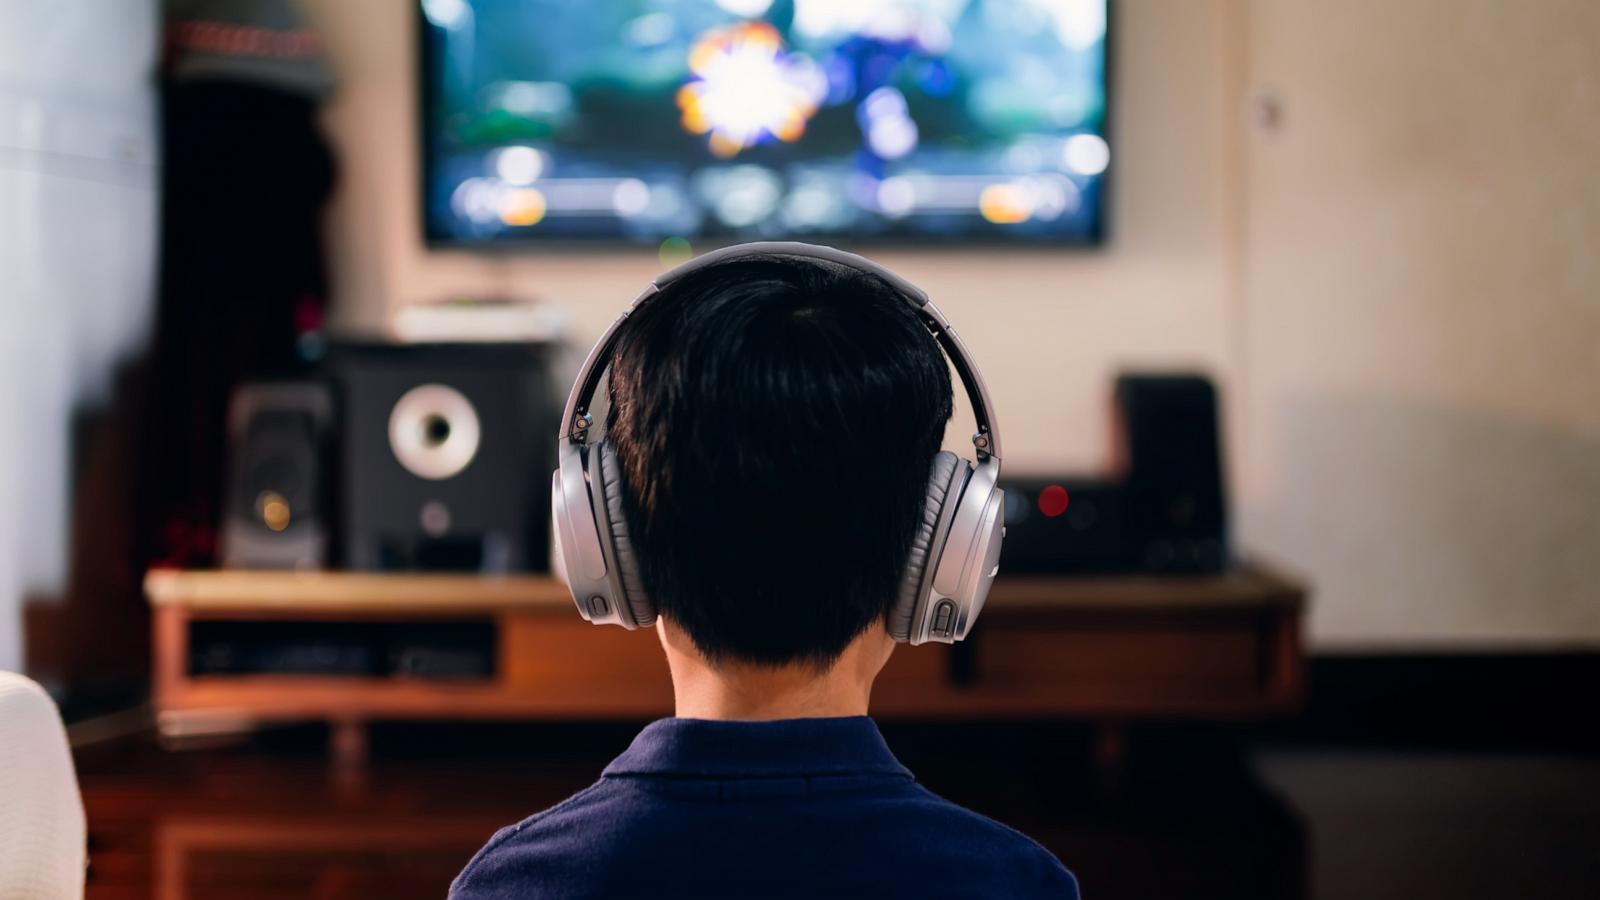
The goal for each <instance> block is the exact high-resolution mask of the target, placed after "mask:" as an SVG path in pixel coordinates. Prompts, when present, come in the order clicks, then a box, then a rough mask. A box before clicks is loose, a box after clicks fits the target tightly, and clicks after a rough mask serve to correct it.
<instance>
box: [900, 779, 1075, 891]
mask: <svg viewBox="0 0 1600 900" xmlns="http://www.w3.org/2000/svg"><path fill="white" fill-rule="evenodd" d="M911 789H912V793H913V796H914V797H915V802H916V803H917V804H918V806H920V807H921V808H922V809H923V811H924V812H925V814H926V815H928V816H929V817H930V819H931V821H932V827H933V828H934V829H936V830H938V831H940V832H943V833H944V834H945V835H946V836H947V839H948V840H949V843H950V844H951V845H953V846H960V847H963V848H964V849H965V851H966V852H967V853H969V854H970V856H971V857H972V859H973V861H974V862H985V863H988V864H990V865H993V864H996V863H999V864H1001V867H1002V868H1004V869H1006V870H1007V871H1009V872H1011V873H1013V874H1014V875H1016V876H1018V880H1019V881H1022V882H1030V881H1031V882H1032V883H1034V884H1037V885H1038V886H1039V888H1040V890H1039V894H1038V895H1039V896H1060V897H1068V898H1076V897H1077V896H1078V882H1077V878H1076V877H1074V876H1073V874H1072V873H1071V872H1070V871H1068V869H1067V867H1066V866H1064V865H1062V864H1061V860H1059V859H1057V858H1056V855H1055V854H1054V853H1051V852H1050V851H1049V850H1047V849H1045V847H1044V845H1042V844H1040V843H1039V842H1038V841H1036V840H1034V839H1033V838H1031V837H1028V836H1027V835H1026V834H1023V833H1022V832H1020V831H1018V830H1016V829H1015V828H1012V827H1010V826H1009V825H1005V824H1003V823H1001V822H997V821H995V820H994V819H991V818H989V817H988V816H985V815H983V814H982V813H978V812H973V811H972V810H970V809H967V808H966V807H964V806H961V805H960V804H957V803H953V802H951V801H949V800H946V799H945V798H943V797H941V796H939V795H938V794H935V793H934V792H933V791H930V790H928V789H927V788H925V787H923V786H922V785H920V784H913V785H911Z"/></svg>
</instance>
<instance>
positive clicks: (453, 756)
mask: <svg viewBox="0 0 1600 900" xmlns="http://www.w3.org/2000/svg"><path fill="white" fill-rule="evenodd" d="M636 727H637V726H636V725H617V726H598V725H586V726H582V727H578V726H526V727H510V726H504V725H502V726H407V727H399V726H391V727H388V728H380V729H378V730H377V731H375V733H374V735H373V750H374V762H373V763H372V765H371V767H370V769H369V770H367V771H366V772H365V773H363V774H348V773H346V774H341V773H340V772H338V771H336V770H331V769H330V768H329V767H328V766H327V765H326V763H325V761H324V758H323V756H322V754H321V752H320V751H321V749H322V748H321V744H320V741H321V738H322V735H321V734H320V733H319V732H318V731H317V730H314V729H298V730H288V731H279V732H274V733H269V734H266V735H259V736H257V737H255V738H252V739H250V740H248V741H247V742H245V743H242V744H235V745H232V746H226V747H214V748H210V749H191V750H185V751H183V752H178V753H173V752H169V751H165V750H162V749H160V748H158V747H156V746H155V745H154V743H153V742H152V741H151V740H149V739H145V738H139V739H132V740H125V741H122V742H119V743H115V744H108V745H102V746H99V747H96V748H92V749H90V750H87V751H84V752H82V753H81V754H80V757H79V767H80V780H81V782H82V787H83V791H84V798H85V805H86V807H87V810H88V815H89V823H90V849H91V853H90V856H91V870H90V878H89V889H88V893H87V897H88V898H89V900H132V898H159V900H178V898H191V900H199V898H238V900H253V898H288V897H294V898H316V900H335V898H376V897H382V898H396V900H400V898H411V897H416V898H439V897H442V896H443V895H444V892H445V889H446V887H447V885H448V884H449V881H450V879H451V878H452V877H453V876H454V875H455V873H456V872H457V871H459V870H460V868H461V866H462V865H463V864H464V863H465V862H466V861H467V859H468V857H469V856H470V855H471V854H472V852H473V851H474V850H476V849H477V848H478V847H479V846H480V845H481V844H482V843H483V841H484V840H485V839H487V838H488V836H489V835H490V834H491V833H492V832H493V831H494V830H495V829H497V828H499V827H500V826H502V825H505V824H508V823H510V822H513V821H516V820H517V819H520V818H522V817H524V816H526V815H528V814H529V813H531V812H534V811H537V810H539V809H542V808H544V807H547V806H550V805H551V804H553V803H555V802H557V801H559V800H560V799H562V798H563V797H565V796H567V795H568V794H570V793H572V792H573V791H575V790H577V789H579V788H581V787H583V786H584V785H586V784H588V783H589V782H590V781H591V780H592V779H593V778H594V777H595V775H596V773H597V772H598V770H599V769H600V767H601V766H602V765H604V763H605V762H606V761H608V760H609V759H610V758H611V757H612V756H613V755H615V754H616V753H617V752H618V751H620V750H621V749H622V748H623V747H624V746H625V745H626V744H627V742H628V740H629V739H630V738H631V736H632V734H633V732H634V731H635V730H636ZM885 733H886V735H887V736H888V738H889V741H890V743H891V745H892V746H893V747H894V748H895V749H896V752H897V753H898V755H899V756H900V757H901V759H902V761H904V762H905V763H906V764H907V765H908V766H910V767H911V768H912V769H913V771H916V772H917V773H918V776H919V777H920V778H921V779H922V781H923V782H924V783H925V784H927V785H928V786H929V787H931V788H932V789H934V790H936V791H938V792H940V793H943V794H945V795H946V796H948V797H950V798H951V799H953V800H956V801H957V802H960V803H963V804H965V805H967V806H970V807H973V808H975V809H977V810H979V811H981V812H984V813H986V814H988V815H991V816H993V817H995V818H998V819H1000V820H1001V821H1004V822H1006V823H1007V824H1010V825H1012V826H1014V827H1017V828H1019V829H1021V830H1023V831H1025V832H1027V833H1028V834H1030V835H1032V836H1034V837H1035V838H1036V839H1038V840H1039V841H1040V842H1041V843H1043V844H1045V846H1047V847H1049V848H1050V849H1051V850H1052V851H1054V852H1055V853H1056V854H1057V855H1058V856H1060V857H1061V859H1062V860H1063V861H1064V862H1066V864H1067V865H1068V866H1069V867H1070V868H1072V869H1073V870H1074V871H1075V872H1076V873H1077V874H1078V876H1079V878H1080V880H1081V882H1082V883H1083V886H1084V889H1085V896H1087V897H1089V898H1092V900H1114V898H1166V897H1199V898H1210V897H1217V898H1223V897H1226V898H1239V900H1248V898H1284V900H1289V898H1308V897H1309V898H1323V897H1328V898H1333V897H1340V898H1341V900H1342V898H1344V897H1347V896H1356V895H1357V894H1359V895H1361V896H1366V897H1380V896H1382V897H1388V896H1395V897H1402V896H1403V897H1408V898H1415V900H1426V898H1430V897H1436V896H1437V897H1445V896H1448V897H1450V898H1452V900H1466V898H1471V897H1477V896H1483V897H1489V896H1496V897H1498V896H1505V894H1503V893H1501V892H1499V889H1498V888H1497V891H1496V892H1494V893H1490V892H1474V891H1473V890H1472V883H1473V881H1472V879H1470V878H1464V877H1463V876H1462V875H1461V871H1462V870H1463V868H1464V867H1465V868H1466V870H1467V871H1470V868H1471V866H1472V865H1474V862H1475V861H1474V860H1473V859H1462V858H1454V857H1452V856H1451V855H1450V854H1445V855H1444V856H1442V857H1441V856H1440V854H1438V853H1432V854H1430V853H1429V852H1428V849H1429V848H1430V847H1432V848H1435V849H1437V848H1439V847H1457V848H1468V849H1476V850H1477V857H1478V858H1477V860H1476V864H1478V865H1489V864H1490V862H1489V860H1490V859H1496V858H1498V859H1503V860H1509V861H1510V863H1509V867H1508V864H1505V863H1497V864H1495V865H1496V871H1498V872H1499V873H1500V877H1499V878H1498V879H1490V881H1489V882H1488V883H1492V884H1496V885H1502V886H1503V882H1504V881H1505V880H1506V879H1507V878H1511V877H1513V876H1517V875H1518V873H1519V872H1520V871H1521V870H1519V869H1518V868H1516V867H1517V866H1518V865H1522V866H1523V868H1525V869H1527V873H1523V874H1522V875H1521V876H1520V883H1521V884H1523V885H1525V886H1527V887H1529V888H1530V889H1529V890H1524V891H1521V892H1519V894H1520V895H1521V896H1539V897H1549V898H1565V897H1574V898H1576V897H1589V898H1592V897H1595V896H1600V890H1597V889H1596V888H1600V862H1597V860H1600V853H1589V852H1586V850H1585V848H1586V847H1587V848H1589V849H1591V850H1600V809H1597V810H1596V811H1594V812H1592V813H1591V812H1585V810H1588V809H1589V808H1590V807H1592V806H1594V805H1595V804H1596V803H1597V802H1600V801H1594V800H1593V798H1594V797H1595V796H1600V792H1597V793H1590V794H1588V795H1587V797H1588V799H1585V795H1583V794H1582V793H1581V792H1583V791H1587V790H1589V789H1590V788H1600V763H1597V762H1596V761H1593V760H1588V761H1577V762H1570V763H1568V764H1567V766H1566V767H1565V768H1562V767H1555V768H1554V769H1552V768H1551V766H1549V765H1548V764H1547V763H1542V762H1540V761H1538V760H1532V761H1527V762H1525V763H1520V764H1522V765H1526V766H1527V767H1528V769H1527V772H1526V773H1520V774H1519V772H1520V770H1519V769H1518V768H1517V766H1518V765H1519V763H1517V762H1516V761H1514V760H1510V761H1508V760H1505V759H1500V760H1496V761H1491V762H1490V763H1487V765H1491V766H1498V768H1491V769H1489V770H1486V771H1488V772H1490V775H1488V776H1486V777H1482V778H1479V777H1475V776H1474V775H1473V774H1472V772H1473V771H1474V770H1472V769H1470V767H1469V768H1467V769H1463V768H1462V766H1463V763H1462V762H1461V760H1459V759H1456V760H1453V761H1446V762H1444V763H1441V764H1440V765H1439V766H1431V765H1430V764H1429V762H1428V758H1427V757H1418V756H1416V755H1414V754H1413V755H1411V756H1408V757H1405V760H1404V762H1403V763H1398V764H1397V763H1396V762H1395V761H1394V760H1392V759H1388V758H1383V757H1373V756H1371V755H1370V754H1369V755H1362V754H1359V753H1342V754H1341V753H1332V754H1324V755H1320V756H1312V757H1305V756H1296V755H1294V754H1289V755H1287V756H1284V755H1282V754H1280V755H1278V756H1274V757H1271V758H1270V759H1268V762H1267V763H1266V764H1264V766H1260V767H1258V766H1255V765H1254V764H1253V763H1252V762H1251V757H1250V756H1249V755H1248V754H1245V753H1240V752H1236V748H1233V747H1232V746H1231V744H1230V743H1229V742H1228V741H1227V740H1226V739H1219V738H1218V737H1217V736H1216V735H1213V734H1209V733H1203V732H1196V731H1180V732H1176V733H1159V734H1155V735H1142V736H1141V735H1137V734H1136V735H1135V744H1134V746H1133V751H1134V752H1133V753H1132V755H1131V757H1130V760H1129V764H1128V766H1127V768H1126V769H1124V770H1123V771H1122V772H1121V773H1120V774H1118V775H1115V776H1111V775H1106V774H1103V773H1102V774H1099V775H1096V774H1094V770H1093V768H1092V767H1091V766H1090V765H1089V763H1088V760H1089V758H1090V753H1089V749H1090V739H1089V734H1088V733H1087V731H1086V730H1083V729H1076V728H1070V727H1062V726H1010V725H1006V726H1001V725H988V726H966V727H963V726H951V725H942V726H894V727H886V728H885ZM1258 768H1259V769H1260V770H1261V771H1264V772H1265V773H1266V776H1265V777H1264V778H1262V777H1258V776H1257V775H1256V774H1255V773H1256V770H1257V769H1258ZM1532 772H1542V773H1545V774H1544V775H1543V776H1541V779H1542V780H1541V779H1534V781H1535V783H1537V784H1538V785H1539V788H1538V789H1539V790H1540V791H1542V792H1543V793H1541V794H1540V795H1538V802H1546V803H1549V802H1555V799H1557V798H1560V797H1565V798H1566V803H1567V808H1560V809H1553V810H1551V814H1550V816H1545V817H1541V816H1539V815H1537V814H1536V813H1537V809H1533V810H1530V809H1529V808H1528V803H1529V802H1530V801H1529V799H1528V798H1527V797H1526V796H1524V794H1525V790H1524V789H1523V788H1520V787H1519V785H1525V784H1527V783H1528V780H1527V779H1526V778H1523V777H1522V775H1523V774H1527V773H1532ZM1551 772H1555V773H1556V774H1555V775H1551V774H1550V773H1551ZM1563 779H1564V780H1563ZM1563 785H1566V787H1565V788H1563ZM1408 791H1409V792H1411V793H1408ZM1419 792H1420V793H1419ZM1474 792H1476V793H1474ZM1413 795H1415V796H1413ZM1547 795H1548V796H1547ZM1452 798H1454V800H1453V802H1454V804H1455V807H1459V809H1452V811H1451V814H1450V815H1449V816H1443V817H1430V816H1429V814H1428V807H1429V806H1440V805H1441V804H1442V805H1443V806H1444V807H1446V808H1449V807H1450V805H1451V803H1452ZM1367 807H1370V808H1371V810H1372V813H1373V814H1372V815H1371V816H1364V815H1363V814H1362V810H1363V809H1364V808H1367ZM1502 807H1503V809H1504V810H1508V811H1510V812H1512V813H1516V812H1517V811H1518V810H1521V812H1523V813H1528V815H1522V816H1520V817H1516V816H1513V818H1512V819H1510V820H1509V821H1514V822H1516V823H1518V824H1517V827H1516V828H1507V827H1503V826H1502V825H1500V824H1498V823H1499V822H1500V821H1502V819H1503V817H1502V816H1501V815H1500V813H1501V812H1502ZM1541 829H1542V830H1541ZM1441 837H1444V838H1448V840H1441ZM1586 842H1587V843H1586ZM1330 848H1331V849H1332V851H1333V853H1334V855H1333V856H1332V857H1329V856H1328V853H1329V850H1330ZM1491 853H1492V854H1494V855H1493V856H1491V855H1490V854H1491ZM1519 861H1520V862H1519ZM1529 861H1537V862H1538V865H1537V866H1533V865H1529V864H1528V863H1529ZM1359 866H1365V867H1366V869H1365V870H1364V871H1363V870H1358V871H1352V868H1353V867H1359ZM1335 867H1336V868H1335ZM1443 867H1448V868H1449V870H1450V871H1449V872H1445V871H1443V870H1442V869H1443ZM1451 873H1454V874H1451ZM1479 880H1480V881H1481V880H1482V879H1479ZM1356 884H1360V885H1366V886H1367V887H1369V888H1370V887H1373V886H1374V885H1382V886H1393V890H1362V891H1358V892H1357V893H1356V894H1352V893H1349V890H1348V888H1349V887H1350V886H1351V885H1356ZM1433 885H1438V886H1439V890H1438V891H1434V890H1433V889H1432V886H1433ZM1447 888H1448V890H1447ZM1335 891H1337V892H1335ZM1395 891H1398V893H1396V892H1395Z"/></svg>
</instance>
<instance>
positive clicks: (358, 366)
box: [330, 344, 560, 572]
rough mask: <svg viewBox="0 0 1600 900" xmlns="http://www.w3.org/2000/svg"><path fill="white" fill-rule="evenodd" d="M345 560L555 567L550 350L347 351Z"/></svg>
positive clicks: (338, 360)
mask: <svg viewBox="0 0 1600 900" xmlns="http://www.w3.org/2000/svg"><path fill="white" fill-rule="evenodd" d="M330 362H331V364H332V370H333V372H334V376H335V379H336V382H337V384H338V386H339V389H340V399H341V405H342V418H343V427H342V437H343V440H342V449H341V456H342V461H341V464H340V481H341V492H340V494H341V498H342V515H343V525H342V528H341V534H342V541H341V545H342V551H343V555H344V564H345V566H346V567H347V568H351V569H357V570H369V571H370V570H407V569H437V570H455V571H480V572H507V571H542V570H545V569H547V568H548V567H549V550H548V544H549V526H548V519H549V515H550V497H549V493H550V473H551V471H552V470H554V468H555V460H554V454H555V443H556V436H555V433H556V423H555V420H556V418H557V417H558V416H559V415H560V412H559V410H556V409H555V408H554V404H555V402H556V401H555V397H554V389H553V385H552V384H551V379H550V373H549V367H548V364H547V362H548V348H546V347H544V346H541V345H531V344H463V345H409V346H381V347H378V346H359V347H357V346H346V347H341V348H338V349H336V351H335V353H334V354H333V356H332V357H331V360H330Z"/></svg>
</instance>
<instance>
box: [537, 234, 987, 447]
mask: <svg viewBox="0 0 1600 900" xmlns="http://www.w3.org/2000/svg"><path fill="white" fill-rule="evenodd" d="M763 256H791V257H798V258H800V259H809V260H815V261H819V262H828V263H833V264H834V265H838V266H843V267H845V268H848V269H853V270H855V271H857V272H861V273H864V274H867V275H873V276H876V277H877V278H880V279H882V280H883V281H884V282H886V283H887V284H888V285H889V286H890V287H893V288H894V289H895V291H896V293H898V294H900V296H901V297H902V298H904V299H905V301H906V302H907V303H909V304H911V307H912V308H913V309H915V310H916V311H917V313H918V314H919V315H921V316H922V319H923V324H925V325H926V326H927V327H928V331H929V332H931V333H932V334H933V336H934V339H935V340H937V341H938V343H939V346H940V347H942V348H943V349H944V354H945V356H946V357H948V358H949V359H950V363H951V365H953V366H954V367H955V370H956V374H957V375H958V376H959V377H960V378H961V384H962V387H963V388H965V389H966V392H967V398H968V400H969V401H970V402H971V403H972V415H973V418H974V419H976V420H977V423H978V430H977V431H976V432H975V433H974V434H973V435H972V444H973V446H974V447H975V448H976V449H977V453H978V459H979V460H980V461H982V460H985V459H987V458H989V457H993V458H994V459H995V460H999V459H1000V429H999V425H998V423H996V422H995V421H994V414H993V412H992V411H993V409H994V406H993V404H991V403H990V402H989V389H988V387H987V386H986V385H985V384H984V383H983V375H982V373H980V372H979V371H978V365H977V363H976V362H975V361H974V360H973V359H972V355H971V354H970V353H968V352H967V347H966V345H965V344H963V343H962V342H961V338H960V337H959V336H957V335H956V333H955V330H954V329H953V328H951V327H950V322H949V320H947V319H946V318H945V317H944V313H942V312H940V311H939V307H937V306H935V305H934V303H933V301H932V300H930V299H928V295H927V293H926V292H925V291H923V290H922V289H921V288H919V287H917V286H916V285H914V284H912V283H911V282H909V281H906V280H905V279H904V278H901V277H900V276H899V275H896V274H895V273H893V272H891V271H889V270H888V269H886V268H884V267H883V266H880V265H878V264H877V263H875V262H873V261H871V260H869V259H866V258H865V257H861V256H857V255H856V254H854V253H847V252H845V251H843V250H837V249H835V248H833V247H824V246H820V245H817V244H803V243H799V242H795V241H758V242H755V243H749V244H735V245H734V246H732V247H724V248H722V249H720V250H713V251H711V252H710V253H706V254H704V255H702V256H698V257H696V258H694V259H691V260H689V261H688V262H686V263H683V264H682V265H679V266H677V267H675V268H673V269H671V270H669V271H667V272H664V273H662V274H661V275H659V276H657V277H656V279H655V280H654V281H652V282H651V283H650V285H649V286H648V287H646V288H645V289H644V290H643V291H642V292H640V294H639V296H637V297H635V298H634V300H633V302H632V303H630V304H629V305H628V308H627V309H626V310H624V311H623V313H622V315H620V316H618V317H617V319H616V321H614V322H612V323H611V325H610V326H609V327H607V328H606V330H605V333H603V334H602V335H600V340H599V341H597V342H595V345H594V349H592V350H590V351H589V355H588V357H587V358H585V359H584V361H583V365H582V367H580V368H579V369H578V377H577V378H576V379H575V380H574V381H573V384H572V393H571V394H569V395H568V396H567V404H566V408H565V409H564V410H563V412H562V416H561V432H560V435H559V439H560V440H561V441H563V442H566V443H570V444H583V443H585V441H586V440H587V437H588V431H589V429H590V427H591V426H592V425H593V420H592V419H591V418H590V416H589V404H590V402H591V401H592V400H593V399H594V392H595V390H596V389H597V388H598V387H599V385H600V375H601V374H602V373H603V372H604V371H605V369H606V367H607V366H608V365H609V363H610V361H611V354H612V351H614V350H615V349H616V344H617V338H618V337H619V336H620V335H621V332H622V324H623V323H624V322H626V321H627V320H628V317H629V316H631V315H633V313H634V312H635V311H637V310H638V309H639V307H640V306H642V305H643V304H644V303H646V302H647V301H648V300H649V299H650V298H651V297H654V296H655V295H656V294H657V293H660V292H661V290H663V289H664V288H666V287H667V286H669V285H671V284H672V283H673V282H675V281H678V280H679V279H681V278H683V277H684V276H686V275H689V274H691V273H694V272H698V271H700V270H701V269H706V268H710V267H712V266H716V265H720V264H722V263H725V262H731V261H733V260H739V259H750V258H758V257H763Z"/></svg>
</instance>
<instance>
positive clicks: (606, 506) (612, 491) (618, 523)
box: [589, 441, 656, 626]
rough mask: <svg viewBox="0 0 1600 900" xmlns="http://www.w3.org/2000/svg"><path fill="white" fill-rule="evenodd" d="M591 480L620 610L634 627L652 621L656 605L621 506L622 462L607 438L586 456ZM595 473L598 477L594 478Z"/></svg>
mask: <svg viewBox="0 0 1600 900" xmlns="http://www.w3.org/2000/svg"><path fill="white" fill-rule="evenodd" d="M589 468H590V474H591V483H592V484H594V485H597V486H598V487H599V493H600V496H599V498H598V499H599V502H598V503H596V504H595V512H596V518H597V519H598V520H599V521H600V524H601V528H600V533H601V538H602V540H604V541H605V543H606V545H607V546H606V549H607V550H608V551H610V552H609V553H608V558H609V561H610V563H611V566H610V568H611V576H612V577H611V583H612V585H613V587H614V588H615V592H614V594H613V596H615V597H616V599H617V601H618V605H619V606H620V607H621V608H622V609H621V612H623V613H624V614H626V615H629V616H631V617H632V619H633V623H634V624H635V625H637V626H648V625H653V624H655V621H656V610H655V604H653V603H651V602H650V598H649V596H648V595H647V594H646V593H645V589H644V581H643V580H642V579H641V578H640V577H639V561H638V557H636V556H635V555H634V552H633V542H632V541H631V539H630V538H629V537H628V517H627V514H626V513H625V512H624V511H623V507H622V464H621V463H619V462H618V461H617V454H616V451H615V450H614V449H612V446H611V442H610V441H601V442H600V444H599V446H597V447H595V448H594V450H593V451H591V453H590V455H589ZM596 476H598V477H596Z"/></svg>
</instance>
